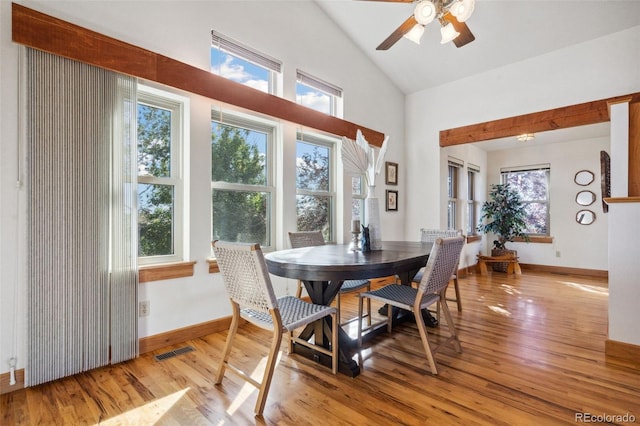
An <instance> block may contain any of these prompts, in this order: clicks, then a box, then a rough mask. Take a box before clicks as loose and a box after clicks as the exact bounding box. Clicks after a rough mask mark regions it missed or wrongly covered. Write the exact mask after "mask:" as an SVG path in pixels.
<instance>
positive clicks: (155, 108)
mask: <svg viewBox="0 0 640 426" xmlns="http://www.w3.org/2000/svg"><path fill="white" fill-rule="evenodd" d="M187 103H188V99H186V98H182V97H178V96H175V95H173V94H171V93H168V92H162V91H160V90H156V89H153V88H150V87H145V86H140V87H139V91H138V107H137V116H138V117H137V120H138V131H137V134H138V135H137V137H138V256H139V257H140V263H141V264H148V263H164V262H169V261H180V260H184V253H183V248H184V247H185V244H184V241H183V238H184V235H186V233H184V232H183V223H184V222H183V204H184V203H183V187H184V184H183V170H182V169H183V167H182V150H183V146H184V141H185V139H186V135H185V131H186V130H185V126H184V125H183V123H184V114H185V111H186V110H188V108H186V106H185V105H186V104H187Z"/></svg>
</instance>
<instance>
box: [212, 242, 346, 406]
mask: <svg viewBox="0 0 640 426" xmlns="http://www.w3.org/2000/svg"><path fill="white" fill-rule="evenodd" d="M212 245H213V251H214V253H215V256H216V260H217V261H218V266H219V267H220V272H221V273H222V279H223V281H224V285H225V287H226V290H227V293H228V295H229V299H230V300H231V306H232V308H233V317H232V320H231V326H230V327H229V334H228V336H227V341H226V343H225V346H224V351H223V353H222V359H221V362H220V367H219V368H218V373H217V375H216V380H215V383H216V384H220V383H221V382H222V379H223V377H224V374H225V371H226V370H227V369H229V371H232V372H234V373H235V374H237V375H238V376H239V377H241V378H242V379H244V380H245V381H247V382H249V383H251V384H252V385H253V386H255V387H256V388H258V389H259V393H258V400H257V402H256V407H255V413H256V415H262V412H263V410H264V406H265V402H266V399H267V393H268V392H269V386H270V384H271V378H272V376H273V371H274V369H275V365H276V359H277V355H278V351H279V349H280V343H281V341H282V334H283V333H284V332H287V333H288V334H289V351H291V346H292V342H293V341H295V342H296V344H301V345H304V346H307V347H310V348H312V349H313V350H315V351H318V352H320V353H324V354H326V355H329V356H331V360H332V370H333V373H334V374H335V373H336V372H337V370H338V332H337V330H338V327H337V324H338V319H337V310H336V309H335V308H332V307H330V306H323V305H315V304H311V303H308V302H305V301H303V300H301V299H299V298H296V297H293V296H285V297H281V298H276V296H275V293H274V291H273V286H272V284H271V279H270V277H269V272H268V270H267V265H266V263H265V261H264V256H263V255H262V250H261V249H260V246H259V245H258V244H240V243H227V242H221V241H214V242H213V244H212ZM328 316H330V317H331V321H332V329H333V332H332V336H331V350H328V349H326V348H324V347H322V346H317V345H314V344H311V343H309V342H307V341H306V340H302V339H300V338H298V337H294V335H293V330H295V329H297V328H300V327H303V326H305V325H307V324H310V323H312V322H315V321H318V320H322V319H323V318H325V317H328ZM240 318H243V319H245V320H247V321H249V322H251V323H252V324H255V325H256V326H258V327H261V328H264V329H267V330H271V331H273V340H272V342H271V350H270V351H269V357H268V360H267V365H266V367H265V372H264V376H263V378H262V381H261V382H258V381H256V380H254V379H253V378H251V377H250V376H249V375H248V374H246V373H245V372H243V371H242V370H240V369H239V368H237V367H235V366H234V365H232V364H230V363H229V356H230V354H231V348H232V347H233V341H234V338H235V336H236V333H237V331H238V325H239V322H240Z"/></svg>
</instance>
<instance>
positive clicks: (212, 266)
mask: <svg viewBox="0 0 640 426" xmlns="http://www.w3.org/2000/svg"><path fill="white" fill-rule="evenodd" d="M207 263H208V264H209V273H210V274H215V273H218V272H220V267H219V266H218V261H217V260H216V259H207Z"/></svg>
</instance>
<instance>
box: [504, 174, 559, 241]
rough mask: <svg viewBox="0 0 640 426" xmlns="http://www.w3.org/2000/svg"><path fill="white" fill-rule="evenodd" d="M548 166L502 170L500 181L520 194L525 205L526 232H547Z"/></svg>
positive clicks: (544, 233) (543, 233) (533, 233)
mask: <svg viewBox="0 0 640 426" xmlns="http://www.w3.org/2000/svg"><path fill="white" fill-rule="evenodd" d="M549 173H550V169H549V168H546V167H545V168H539V169H533V170H503V171H502V172H501V174H502V183H508V184H509V185H510V186H511V187H512V188H515V189H516V190H517V191H518V193H519V194H520V198H521V199H522V202H523V204H524V205H525V211H526V218H525V221H526V223H527V229H526V231H525V232H526V233H527V234H532V235H536V234H537V235H550V234H549Z"/></svg>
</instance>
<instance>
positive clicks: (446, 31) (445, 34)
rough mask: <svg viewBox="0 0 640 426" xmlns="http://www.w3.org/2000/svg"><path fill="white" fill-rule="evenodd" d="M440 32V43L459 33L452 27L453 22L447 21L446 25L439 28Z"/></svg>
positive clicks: (446, 41) (447, 41) (451, 38)
mask: <svg viewBox="0 0 640 426" xmlns="http://www.w3.org/2000/svg"><path fill="white" fill-rule="evenodd" d="M440 34H442V40H440V44H445V43H449V42H450V41H451V40H453V39H454V38H456V37H458V36H459V35H460V33H459V32H458V31H456V29H455V28H454V27H453V24H452V23H451V22H449V23H448V24H447V25H443V26H442V28H440Z"/></svg>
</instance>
